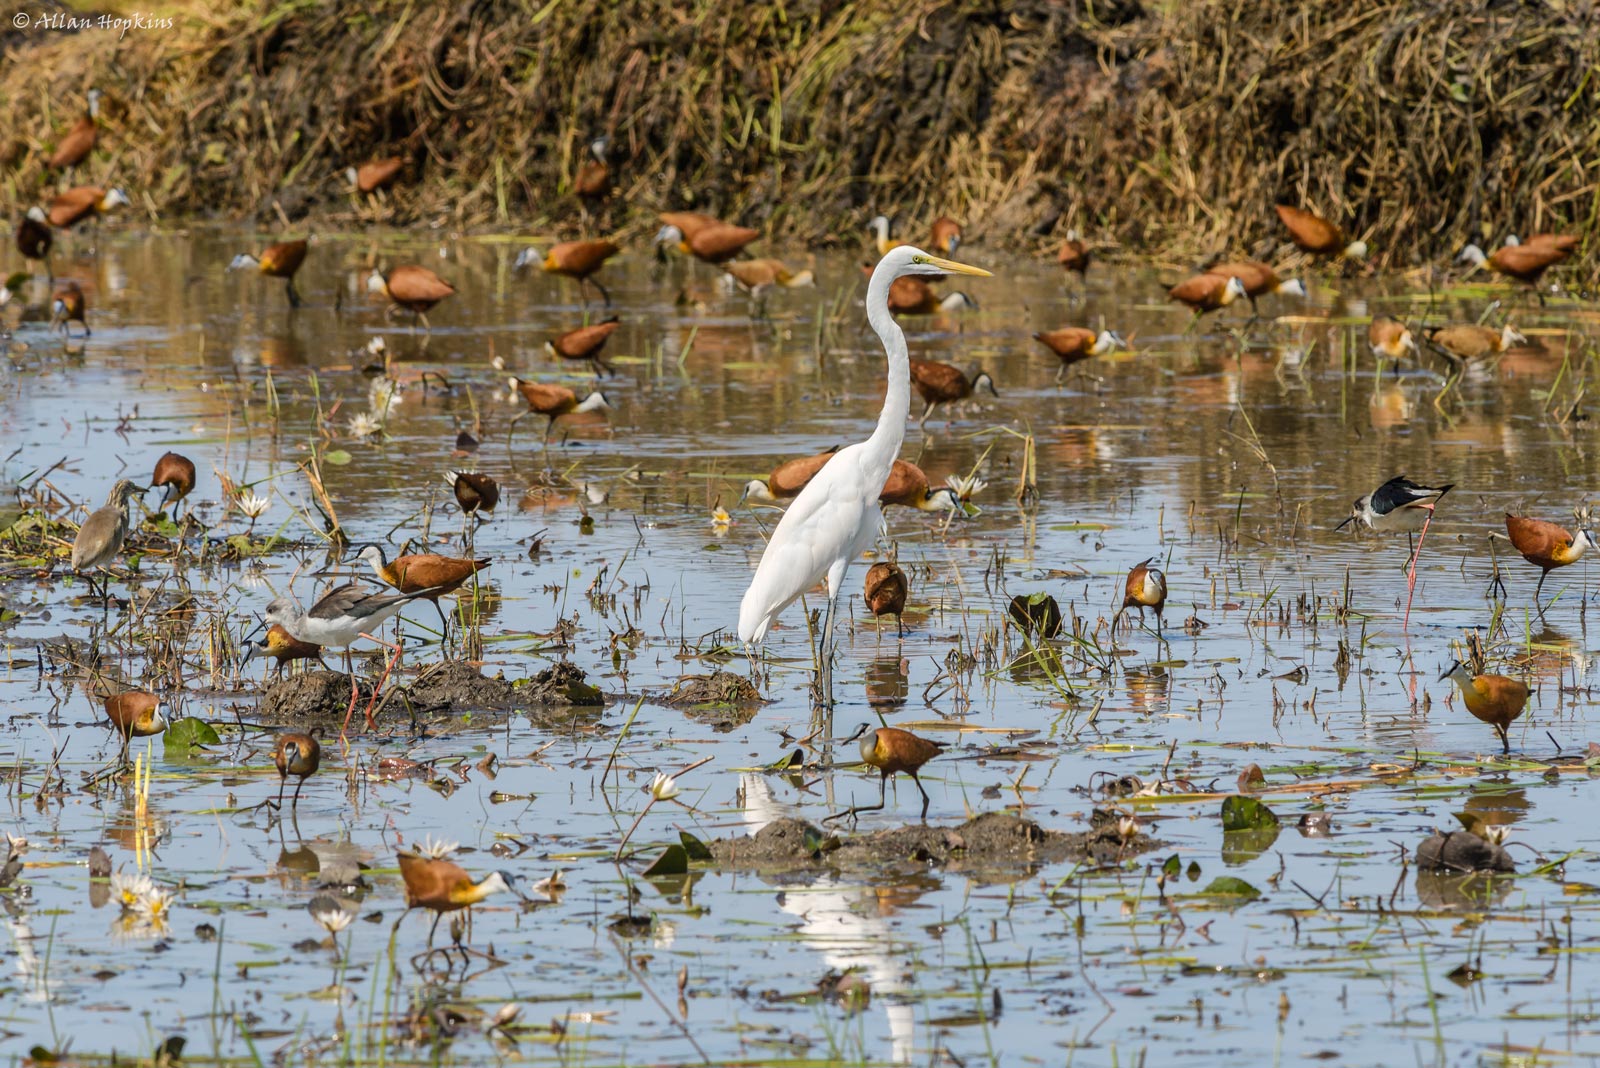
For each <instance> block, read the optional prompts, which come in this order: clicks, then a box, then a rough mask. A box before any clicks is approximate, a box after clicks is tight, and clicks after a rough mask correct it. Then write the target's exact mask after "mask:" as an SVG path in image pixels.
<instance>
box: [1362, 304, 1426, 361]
mask: <svg viewBox="0 0 1600 1068" xmlns="http://www.w3.org/2000/svg"><path fill="white" fill-rule="evenodd" d="M1367 347H1368V348H1370V349H1371V350H1372V354H1373V355H1374V356H1377V357H1379V358H1382V357H1384V356H1387V357H1389V359H1391V360H1394V361H1395V362H1396V363H1399V362H1400V361H1401V360H1403V359H1405V357H1406V354H1407V353H1410V354H1411V355H1412V356H1415V355H1417V353H1418V351H1419V350H1418V349H1417V339H1416V337H1415V335H1413V334H1412V333H1411V328H1410V327H1409V326H1407V325H1406V324H1405V323H1402V322H1401V321H1400V320H1398V319H1396V318H1394V317H1393V316H1390V315H1378V316H1374V317H1373V320H1372V324H1371V325H1370V326H1368V327H1367Z"/></svg>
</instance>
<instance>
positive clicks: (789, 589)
mask: <svg viewBox="0 0 1600 1068" xmlns="http://www.w3.org/2000/svg"><path fill="white" fill-rule="evenodd" d="M913 274H917V275H929V274H932V275H938V274H971V275H980V276H987V275H988V274H989V272H988V271H985V270H981V269H979V268H977V267H968V266H966V265H964V264H960V263H954V262H952V261H950V260H946V259H941V258H940V257H938V256H933V255H930V254H929V253H926V252H923V251H922V250H921V249H918V248H913V247H911V246H909V245H901V246H900V247H898V248H894V249H891V250H890V251H889V252H888V253H887V254H886V255H885V256H884V257H883V259H881V260H879V261H878V266H877V268H876V269H875V270H874V271H873V272H872V278H871V280H870V281H869V282H868V283H867V322H868V323H869V324H870V325H871V326H872V329H873V330H875V331H876V332H877V334H878V337H879V338H880V339H882V341H883V347H884V351H885V353H886V355H887V357H888V365H889V368H888V377H889V388H888V392H887V395H886V396H885V398H884V402H883V411H882V412H881V413H880V414H879V416H878V425H877V427H876V429H874V430H873V432H872V436H871V437H870V438H868V439H867V440H866V441H862V442H857V443H856V444H854V445H849V446H846V447H845V448H843V449H840V450H839V452H838V453H837V454H836V455H835V456H834V457H833V459H831V460H829V461H828V463H827V464H826V465H825V466H824V467H823V468H822V470H821V471H819V472H818V473H817V475H816V477H815V478H813V479H812V480H811V481H810V482H809V483H808V484H807V485H806V487H805V489H803V490H801V491H800V495H799V496H798V497H796V498H795V500H794V503H793V504H791V505H790V506H789V510H788V511H786V512H784V513H783V519H782V520H780V521H779V523H778V526H777V529H776V530H774V531H773V532H772V538H771V539H770V540H769V541H768V542H767V548H766V551H765V552H764V553H763V554H762V556H761V564H760V566H758V567H757V568H756V575H755V578H754V579H753V580H752V581H751V583H750V588H749V589H748V590H746V591H745V595H744V600H743V601H742V602H741V603H740V605H739V639H740V640H741V641H743V642H745V643H746V644H758V643H760V642H761V641H762V639H764V638H765V637H766V635H767V631H768V630H769V629H770V628H771V627H772V624H773V623H774V622H775V621H776V620H777V618H778V616H780V615H781V614H782V613H783V610H784V609H785V608H788V607H789V606H790V605H791V604H793V603H794V602H795V600H796V599H797V598H799V596H800V595H801V594H802V593H805V592H806V591H807V590H809V589H811V587H813V586H815V585H816V584H817V583H818V582H820V581H822V579H823V578H826V579H827V580H828V622H827V625H826V626H825V627H824V633H823V653H822V658H823V659H822V663H823V679H824V687H823V689H824V694H825V695H826V691H827V679H828V672H827V665H828V660H829V656H830V654H831V651H832V650H831V644H832V632H833V611H834V602H835V600H836V598H837V597H838V595H839V589H840V587H841V586H842V585H843V583H844V576H845V572H846V571H848V570H849V568H850V564H851V562H852V561H854V560H855V558H856V557H857V556H859V555H860V554H861V551H862V550H863V549H865V548H866V547H867V546H868V545H870V544H871V543H872V539H873V537H874V536H875V535H876V534H877V531H878V528H879V527H880V526H881V525H882V523H883V512H882V509H881V507H880V506H879V504H878V495H879V494H880V493H882V492H883V484H884V483H885V482H886V481H888V478H889V469H890V466H891V465H892V464H893V463H894V458H895V456H896V455H898V454H899V452H900V445H901V442H902V441H904V439H905V432H906V418H907V416H908V415H909V414H910V410H911V364H910V361H909V357H908V355H907V352H906V336H905V334H904V333H902V332H901V330H900V327H899V325H898V324H897V323H896V322H895V321H894V317H893V316H891V315H890V314H889V286H890V285H891V284H892V283H893V282H894V280H895V279H896V278H900V277H903V276H905V275H913Z"/></svg>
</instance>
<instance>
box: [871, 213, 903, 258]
mask: <svg viewBox="0 0 1600 1068" xmlns="http://www.w3.org/2000/svg"><path fill="white" fill-rule="evenodd" d="M890 227H891V224H890V222H889V216H887V215H875V216H873V218H872V221H871V222H869V223H867V229H868V230H871V231H872V247H873V248H875V249H877V250H878V255H880V256H887V255H888V254H889V250H890V249H895V248H903V247H905V242H904V241H895V240H893V239H892V238H890V237H889V230H890Z"/></svg>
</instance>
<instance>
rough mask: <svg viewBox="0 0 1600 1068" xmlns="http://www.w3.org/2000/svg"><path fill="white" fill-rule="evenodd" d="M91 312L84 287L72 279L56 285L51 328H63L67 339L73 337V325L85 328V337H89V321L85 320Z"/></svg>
mask: <svg viewBox="0 0 1600 1068" xmlns="http://www.w3.org/2000/svg"><path fill="white" fill-rule="evenodd" d="M88 310H89V301H88V300H87V299H86V298H85V297H84V295H83V287H82V286H80V285H79V284H78V283H77V282H75V281H73V280H72V279H70V278H68V279H64V280H62V281H60V282H57V283H56V288H55V292H54V293H52V294H50V328H51V329H52V330H53V329H55V328H56V327H58V326H59V327H60V328H61V332H62V333H63V334H65V335H66V336H67V337H71V336H72V327H71V326H70V325H69V324H71V323H77V324H78V325H79V326H82V327H83V336H84V337H88V336H89V335H90V333H91V331H90V330H89V323H88V320H87V319H85V318H84V315H85V313H87V312H88Z"/></svg>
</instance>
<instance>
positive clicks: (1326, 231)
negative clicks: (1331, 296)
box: [1275, 204, 1367, 259]
mask: <svg viewBox="0 0 1600 1068" xmlns="http://www.w3.org/2000/svg"><path fill="white" fill-rule="evenodd" d="M1275 207H1276V208H1277V211H1278V218H1279V220H1281V221H1282V223H1283V226H1284V229H1286V230H1288V231H1289V238H1290V240H1292V241H1293V242H1294V243H1295V245H1296V247H1298V248H1299V249H1301V250H1302V251H1304V252H1310V253H1314V254H1316V255H1319V256H1349V257H1351V258H1353V259H1361V258H1363V257H1365V256H1366V254H1367V243H1366V242H1365V241H1350V240H1347V239H1346V238H1345V235H1344V231H1343V230H1342V229H1340V228H1339V227H1338V226H1336V225H1334V224H1333V223H1331V222H1329V221H1328V220H1327V219H1324V218H1323V217H1322V216H1320V215H1318V214H1316V213H1315V212H1310V211H1306V210H1305V209H1304V208H1296V207H1292V206H1290V205H1288V204H1278V205H1275Z"/></svg>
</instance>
